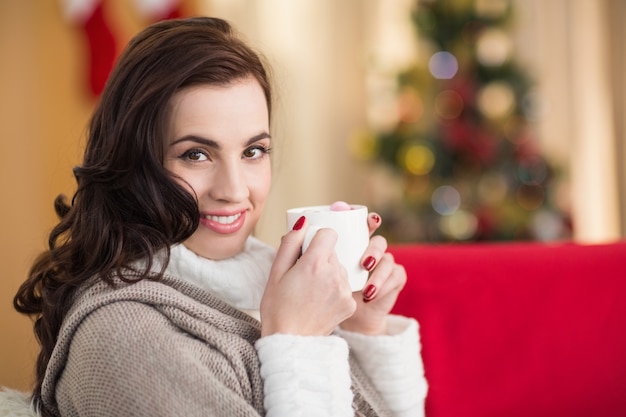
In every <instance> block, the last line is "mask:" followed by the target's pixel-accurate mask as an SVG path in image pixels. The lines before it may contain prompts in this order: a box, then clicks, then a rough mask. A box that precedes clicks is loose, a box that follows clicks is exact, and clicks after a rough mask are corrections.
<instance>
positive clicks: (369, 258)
mask: <svg viewBox="0 0 626 417" xmlns="http://www.w3.org/2000/svg"><path fill="white" fill-rule="evenodd" d="M270 119H271V88H270V81H269V77H268V75H267V71H266V66H265V65H264V63H263V61H262V59H261V58H260V57H259V55H257V53H255V52H254V51H253V50H252V49H250V48H249V47H248V46H247V45H246V44H245V43H243V42H242V41H241V40H240V39H239V38H238V37H237V36H236V34H235V33H234V31H233V29H232V28H231V27H230V25H229V24H228V23H227V22H226V21H224V20H221V19H217V18H200V17H198V18H190V19H181V20H170V21H164V22H160V23H156V24H154V25H152V26H150V27H148V28H146V29H145V30H143V31H141V32H140V33H139V34H137V35H136V36H135V37H134V38H133V39H132V40H131V42H130V43H129V45H128V47H127V49H126V51H125V52H124V53H123V54H122V56H121V57H120V59H119V61H118V63H117V66H116V68H115V70H114V71H113V73H112V75H111V78H110V79H109V81H108V83H107V85H106V87H105V90H104V92H103V95H102V98H101V100H100V102H99V104H98V106H97V108H96V109H95V111H94V114H93V116H92V119H91V122H90V126H89V130H88V134H87V146H86V149H85V153H84V157H83V161H82V163H81V165H80V166H79V167H77V168H75V170H74V175H75V177H76V182H77V191H76V193H75V194H74V196H73V197H72V199H71V201H70V203H68V202H66V200H65V199H64V198H63V197H62V196H60V197H58V198H57V199H56V201H55V208H56V210H57V213H58V215H59V217H60V221H59V223H58V224H57V226H56V227H55V228H54V229H53V230H52V232H51V234H50V237H49V240H48V241H49V248H48V250H46V251H45V252H44V253H43V254H42V255H41V256H40V257H39V258H38V259H37V260H36V261H35V263H34V265H33V266H32V268H31V270H30V273H29V276H28V279H27V280H26V281H25V282H24V283H23V284H22V286H21V287H20V288H19V290H18V292H17V294H16V296H15V298H14V306H15V308H16V309H17V310H18V311H19V312H21V313H24V314H28V315H31V316H33V317H34V318H35V334H36V336H37V337H38V339H39V341H40V344H41V351H40V353H39V358H38V362H37V367H36V381H35V389H34V392H33V399H34V404H35V405H36V407H37V409H38V410H39V411H40V412H41V414H42V415H43V416H46V417H47V416H65V415H72V416H106V415H111V416H119V415H137V416H154V415H185V416H196V415H197V416H200V415H214V416H224V417H225V416H229V417H231V416H250V417H252V416H261V415H266V416H269V417H277V416H292V415H302V414H304V413H309V412H310V411H311V410H315V411H314V413H315V414H316V415H320V416H353V415H355V413H356V414H358V415H363V416H368V417H374V416H383V415H385V416H386V415H395V416H419V415H423V412H424V398H425V394H426V389H427V384H426V381H425V380H424V376H423V368H422V364H421V361H420V360H419V354H418V352H419V336H418V324H417V322H416V321H415V320H413V319H409V318H406V317H400V316H391V315H390V314H389V313H390V311H391V309H392V308H393V305H394V304H395V301H396V299H397V297H398V294H399V292H400V291H401V289H402V288H403V286H404V284H405V282H406V273H405V271H404V269H403V268H402V267H401V266H400V265H398V264H397V263H396V262H395V261H394V259H393V257H392V256H391V255H390V254H388V253H386V249H387V242H386V240H385V239H384V238H383V237H382V236H373V237H371V238H370V240H369V243H368V246H367V248H366V249H365V251H364V253H363V254H362V258H361V266H362V268H363V269H364V270H366V271H367V273H368V274H369V284H368V287H367V288H370V289H371V288H374V290H373V291H371V290H368V291H366V293H365V294H363V293H362V292H361V291H356V292H354V293H353V292H352V290H351V289H350V286H349V283H348V280H347V274H346V270H345V268H344V267H342V266H341V264H340V262H339V260H338V259H337V256H336V254H335V251H334V248H335V243H336V241H337V235H336V233H335V232H333V231H332V230H328V229H324V230H321V231H319V232H318V233H317V234H316V235H315V236H314V238H313V239H312V240H311V243H310V246H309V249H307V250H306V251H305V253H302V250H301V249H302V245H303V242H304V238H305V234H306V228H307V221H306V218H305V217H302V218H301V219H300V220H299V221H297V222H296V224H297V227H295V228H294V230H291V231H289V232H288V233H287V234H285V235H284V236H283V239H282V241H281V244H280V245H279V247H278V250H275V249H274V248H272V247H270V246H269V245H267V244H266V243H263V242H261V241H260V240H258V239H257V238H255V237H253V236H252V235H251V234H252V231H253V230H254V227H255V225H256V224H257V222H258V220H259V217H260V215H261V213H262V211H263V208H264V205H265V201H266V198H267V195H268V192H269V189H270V182H271V164H270V158H269V155H270V154H269V151H270V148H271V145H272V138H271V137H270V133H269V132H270ZM366 221H367V226H368V229H369V233H370V235H371V234H373V233H374V232H375V231H376V229H377V228H378V227H379V226H380V223H381V219H380V217H379V216H378V215H377V214H376V213H370V215H369V217H368V218H367V220H366ZM407 364H410V366H407ZM294 381H298V383H297V384H294Z"/></svg>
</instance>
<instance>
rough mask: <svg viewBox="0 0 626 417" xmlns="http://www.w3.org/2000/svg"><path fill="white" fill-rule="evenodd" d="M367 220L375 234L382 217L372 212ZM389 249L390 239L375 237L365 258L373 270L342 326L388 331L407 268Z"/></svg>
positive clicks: (368, 331) (373, 332) (371, 331)
mask: <svg viewBox="0 0 626 417" xmlns="http://www.w3.org/2000/svg"><path fill="white" fill-rule="evenodd" d="M367 223H368V226H369V229H370V235H372V234H373V233H374V232H375V231H376V229H378V227H380V223H381V220H380V216H378V214H376V213H370V214H369V216H368V218H367ZM386 250H387V240H386V239H385V238H384V237H382V236H373V237H372V238H371V239H370V244H369V246H368V248H367V250H366V251H365V254H364V255H363V258H362V265H363V267H364V268H365V269H367V270H369V271H372V272H371V273H370V277H369V279H368V280H367V282H366V283H365V286H364V288H363V290H362V291H361V292H356V293H354V299H355V302H356V304H357V309H356V312H355V313H354V314H353V315H352V316H351V317H350V318H349V319H347V320H345V321H344V322H343V323H341V328H343V329H345V330H348V331H352V332H357V333H364V334H370V335H379V334H385V332H386V323H387V316H388V315H389V312H390V311H391V309H392V308H393V306H394V305H395V303H396V300H397V298H398V294H400V291H401V290H402V288H404V285H405V284H406V279H407V278H406V271H405V270H404V267H403V266H402V265H399V264H397V263H396V262H395V260H394V259H393V256H392V255H391V254H390V253H385V251H386Z"/></svg>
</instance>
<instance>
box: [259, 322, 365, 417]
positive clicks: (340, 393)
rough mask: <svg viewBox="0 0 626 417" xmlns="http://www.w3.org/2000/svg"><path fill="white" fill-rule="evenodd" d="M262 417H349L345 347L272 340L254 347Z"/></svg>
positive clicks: (327, 340) (317, 340) (321, 340)
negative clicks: (261, 383) (261, 392)
mask: <svg viewBox="0 0 626 417" xmlns="http://www.w3.org/2000/svg"><path fill="white" fill-rule="evenodd" d="M256 349H257V352H258V354H259V359H260V362H261V377H262V378H263V381H264V392H265V394H264V404H265V410H266V412H267V417H305V416H319V417H325V416H328V417H330V416H333V417H342V416H353V415H354V411H353V410H352V391H351V389H350V385H351V380H350V366H349V363H348V345H347V344H346V342H345V341H344V340H342V339H341V338H339V337H336V336H326V337H323V336H320V337H317V336H293V335H284V334H276V335H271V336H266V337H263V338H261V339H259V340H258V341H257V342H256Z"/></svg>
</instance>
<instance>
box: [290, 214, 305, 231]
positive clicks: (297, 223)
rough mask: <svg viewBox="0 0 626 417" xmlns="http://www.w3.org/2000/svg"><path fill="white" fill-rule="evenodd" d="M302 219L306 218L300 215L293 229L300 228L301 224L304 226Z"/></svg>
mask: <svg viewBox="0 0 626 417" xmlns="http://www.w3.org/2000/svg"><path fill="white" fill-rule="evenodd" d="M304 220H306V217H304V216H300V218H299V219H298V220H297V221H296V222H295V223H294V225H293V230H300V229H302V226H304Z"/></svg>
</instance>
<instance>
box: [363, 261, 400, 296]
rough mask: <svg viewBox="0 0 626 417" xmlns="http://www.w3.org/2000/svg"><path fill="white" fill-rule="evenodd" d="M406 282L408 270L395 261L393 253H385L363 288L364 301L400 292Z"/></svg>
mask: <svg viewBox="0 0 626 417" xmlns="http://www.w3.org/2000/svg"><path fill="white" fill-rule="evenodd" d="M405 284H406V271H405V269H404V267H403V266H402V265H399V264H397V263H396V262H395V260H394V258H393V255H391V254H390V253H385V254H384V255H383V257H382V258H381V260H380V263H379V265H378V266H377V267H376V270H375V271H374V272H373V273H372V274H371V275H370V278H369V280H368V281H367V284H366V286H365V289H364V290H363V301H365V302H369V301H372V300H373V299H374V298H378V297H384V296H385V295H387V294H389V293H392V292H396V293H397V292H399V291H400V290H401V289H402V288H403V287H404V285H405Z"/></svg>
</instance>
